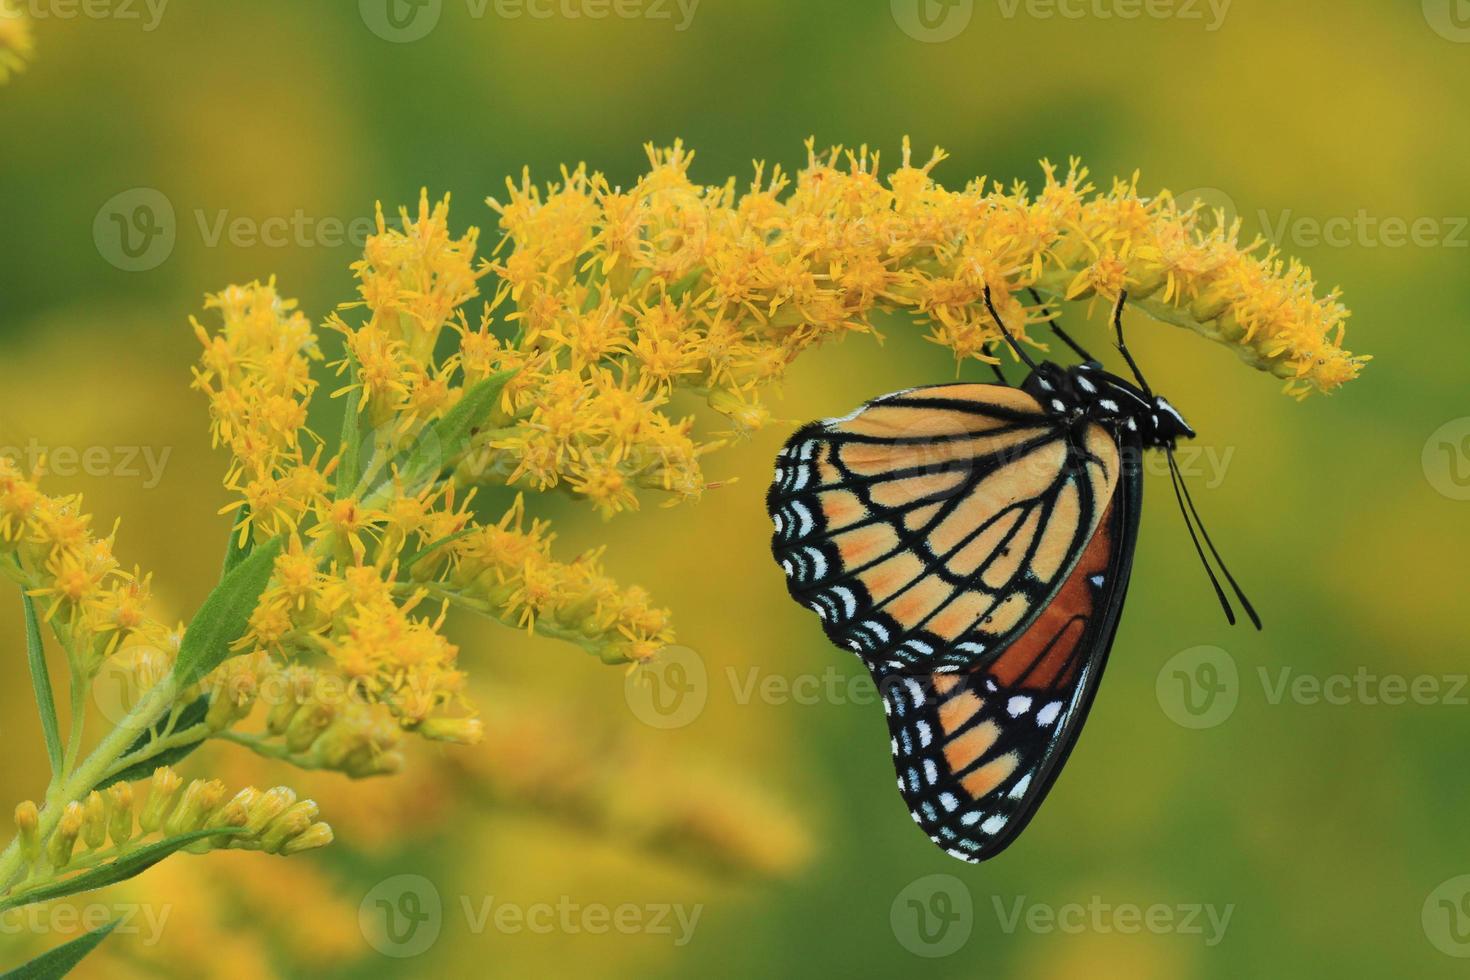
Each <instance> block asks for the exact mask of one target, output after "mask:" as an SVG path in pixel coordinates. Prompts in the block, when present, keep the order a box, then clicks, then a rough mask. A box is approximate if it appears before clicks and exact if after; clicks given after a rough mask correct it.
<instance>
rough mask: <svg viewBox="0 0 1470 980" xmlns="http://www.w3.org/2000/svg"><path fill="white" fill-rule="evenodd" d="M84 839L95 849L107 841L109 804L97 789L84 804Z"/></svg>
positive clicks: (88, 796)
mask: <svg viewBox="0 0 1470 980" xmlns="http://www.w3.org/2000/svg"><path fill="white" fill-rule="evenodd" d="M82 840H84V841H86V844H87V847H89V848H91V849H92V850H94V851H95V850H97V848H99V847H101V846H102V845H103V844H106V843H107V804H106V803H105V802H104V801H103V799H102V794H101V793H99V792H97V791H96V790H93V791H92V792H90V793H88V794H87V799H86V801H85V802H84V803H83V804H82Z"/></svg>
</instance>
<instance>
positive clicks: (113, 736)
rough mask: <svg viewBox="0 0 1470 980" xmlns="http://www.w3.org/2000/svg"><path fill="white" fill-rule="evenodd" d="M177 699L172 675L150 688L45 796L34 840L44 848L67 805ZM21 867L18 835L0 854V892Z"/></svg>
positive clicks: (11, 881)
mask: <svg viewBox="0 0 1470 980" xmlns="http://www.w3.org/2000/svg"><path fill="white" fill-rule="evenodd" d="M178 695H179V685H178V681H177V680H175V679H174V676H173V675H172V674H170V675H169V676H167V677H165V678H164V679H163V680H161V681H159V682H158V683H157V684H155V685H153V687H151V688H149V690H148V692H147V693H146V694H144V695H143V697H142V698H141V699H140V700H139V701H138V703H137V704H136V705H134V706H133V709H132V710H131V711H129V712H128V713H127V716H126V717H125V718H123V720H122V721H121V722H120V723H119V724H118V726H117V727H116V728H114V729H113V730H112V731H111V732H109V733H108V735H107V737H106V738H104V739H103V740H102V741H101V742H100V743H98V745H97V747H96V748H95V749H93V750H92V754H91V755H89V756H88V757H87V758H86V760H85V761H84V762H82V764H81V765H80V766H77V767H76V769H75V771H74V772H72V773H71V774H70V775H69V776H68V777H67V778H66V779H65V780H61V781H58V783H57V784H56V785H54V786H53V788H52V789H51V791H49V792H48V793H47V794H46V804H45V806H44V807H43V808H42V809H41V823H40V827H39V828H38V829H37V839H38V840H39V841H40V842H41V845H42V846H43V847H44V846H45V842H46V841H47V840H48V839H49V838H50V836H51V833H52V831H54V830H55V829H56V824H57V823H58V822H59V821H60V820H61V813H62V810H63V809H65V807H66V804H68V803H71V802H74V801H76V800H80V799H81V798H82V797H83V796H85V795H86V794H87V793H88V792H90V791H91V789H92V787H94V786H96V785H97V784H98V783H99V782H101V781H102V779H103V777H104V776H105V775H106V773H107V770H108V769H109V768H110V767H111V766H112V764H113V763H114V762H116V761H117V759H118V758H119V757H120V756H121V755H122V754H123V753H124V752H126V751H127V750H128V746H130V745H132V744H133V743H134V742H135V741H137V739H138V736H139V735H142V734H143V732H145V731H147V730H148V729H149V728H150V727H151V726H152V725H153V723H154V722H156V721H157V720H158V719H159V717H160V716H161V715H162V714H163V713H164V712H165V711H167V710H168V709H169V707H170V705H172V704H173V703H174V700H175V699H176V698H177V697H178ZM24 863H25V856H24V855H23V854H22V852H21V846H20V837H19V835H17V836H16V837H14V838H12V839H11V841H10V844H9V846H7V847H6V848H5V851H4V853H0V890H3V889H8V888H10V887H11V886H12V885H13V884H14V883H15V879H16V877H17V876H18V875H19V874H20V873H21V871H22V870H23V865H24Z"/></svg>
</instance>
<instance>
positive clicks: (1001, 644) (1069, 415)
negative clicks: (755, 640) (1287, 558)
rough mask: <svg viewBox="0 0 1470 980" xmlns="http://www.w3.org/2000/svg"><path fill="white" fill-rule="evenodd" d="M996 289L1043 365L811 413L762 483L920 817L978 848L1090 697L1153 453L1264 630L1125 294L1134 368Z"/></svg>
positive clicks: (1033, 806) (1024, 803) (1059, 759)
mask: <svg viewBox="0 0 1470 980" xmlns="http://www.w3.org/2000/svg"><path fill="white" fill-rule="evenodd" d="M1032 297H1033V298H1034V299H1035V300H1036V301H1037V302H1038V303H1040V302H1041V300H1040V297H1039V296H1037V295H1036V294H1035V293H1034V292H1033V293H1032ZM984 298H985V304H986V308H987V310H988V312H989V314H990V316H991V317H993V318H994V320H995V322H996V324H997V325H998V326H999V328H1000V331H1001V334H1002V336H1003V337H1004V338H1005V340H1006V342H1007V343H1008V344H1009V345H1010V348H1011V350H1012V351H1013V352H1014V353H1015V355H1016V357H1017V358H1018V359H1019V360H1020V361H1022V362H1023V363H1024V364H1025V365H1026V366H1027V367H1028V368H1029V369H1030V373H1029V374H1028V375H1027V377H1026V379H1025V381H1024V382H1023V383H1022V384H1021V386H1020V387H1019V388H1018V387H1014V386H1011V385H1009V384H1008V383H1006V380H1005V376H1004V374H1003V373H1002V372H1001V371H1000V370H999V368H996V369H995V372H996V375H997V378H998V382H999V383H997V384H979V383H954V384H944V385H934V386H929V387H921V388H911V389H908V390H905V391H899V392H895V393H893V394H890V395H884V396H882V397H881V398H877V399H875V400H873V401H871V402H868V403H867V404H865V405H863V406H862V407H861V408H859V409H857V410H856V411H855V412H853V413H852V414H850V415H847V416H844V417H842V418H836V419H827V420H824V421H820V422H814V423H811V424H810V425H807V426H805V427H803V428H802V429H800V430H799V431H798V432H797V433H796V434H795V435H793V436H792V437H791V439H790V440H789V441H788V442H787V443H786V445H785V447H784V448H783V449H782V450H781V451H780V452H779V453H778V454H777V457H776V473H775V479H774V482H773V483H772V485H771V489H770V492H769V494H768V496H767V508H768V510H769V512H770V515H771V520H772V522H773V524H774V526H775V535H774V537H773V539H772V552H773V554H774V556H775V558H776V561H777V562H778V563H779V564H780V566H781V568H782V570H783V571H784V572H785V573H786V579H787V586H788V589H789V591H790V592H791V595H792V597H793V598H795V599H796V600H797V601H798V602H800V603H802V604H803V605H805V606H807V607H809V608H810V609H812V610H813V611H814V612H816V613H817V615H818V616H819V617H821V619H822V626H823V630H824V631H825V632H826V634H827V637H828V638H829V639H830V640H831V641H832V642H833V643H834V644H836V645H837V646H838V647H841V648H843V649H847V650H851V651H852V652H854V653H856V654H857V655H858V657H860V658H861V659H862V661H863V663H864V664H865V665H866V666H867V668H868V669H869V671H871V672H872V674H873V678H874V680H875V681H876V682H877V684H878V687H879V690H880V691H881V693H882V697H883V704H884V709H885V711H886V713H887V715H888V725H889V730H890V734H891V736H892V739H891V745H892V750H893V760H894V766H895V768H896V770H897V773H898V788H899V792H900V793H901V794H902V795H903V798H904V801H905V802H906V803H907V804H908V807H909V812H910V815H911V816H912V817H913V819H914V822H915V823H917V824H918V825H919V827H920V829H922V830H923V831H924V832H925V833H927V834H928V835H929V837H930V839H931V840H932V841H933V842H934V843H935V844H937V845H938V846H939V847H941V848H943V849H944V850H945V851H946V852H947V853H949V854H950V855H952V856H954V857H957V858H960V859H961V860H964V861H969V862H972V863H973V862H978V861H982V860H984V859H986V858H989V857H993V856H994V855H996V854H998V853H999V852H1000V851H1002V850H1004V849H1005V848H1006V847H1007V846H1008V845H1009V844H1010V843H1011V842H1012V841H1014V840H1015V838H1016V837H1017V835H1018V834H1020V832H1021V830H1022V829H1024V827H1025V826H1026V824H1027V822H1028V821H1030V819H1031V817H1032V816H1033V815H1034V814H1035V812H1036V810H1037V808H1038V807H1039V806H1040V804H1041V802H1042V800H1043V799H1044V798H1045V796H1046V794H1047V792H1048V790H1049V789H1050V788H1051V785H1052V783H1053V781H1054V780H1055V779H1056V777H1057V774H1058V773H1059V772H1060V770H1061V768H1062V765H1063V763H1065V761H1066V759H1067V756H1068V754H1069V753H1070V752H1071V750H1072V747H1073V745H1074V744H1075V743H1076V740H1077V736H1078V734H1079V732H1080V731H1081V728H1082V724H1083V721H1084V720H1085V718H1086V716H1087V712H1088V709H1089V708H1090V707H1091V705H1092V701H1093V697H1094V695H1095V694H1096V691H1097V685H1098V681H1099V679H1100V677H1101V675H1102V671H1103V667H1104V665H1105V663H1106V661H1107V658H1108V652H1109V650H1110V648H1111V647H1112V643H1113V637H1114V634H1115V633H1116V631H1117V626H1118V617H1119V613H1120V611H1121V610H1122V607H1123V599H1124V596H1125V595H1126V593H1127V591H1128V579H1129V574H1130V572H1131V570H1132V565H1133V549H1134V542H1135V541H1136V540H1137V536H1138V524H1139V514H1140V509H1141V507H1142V503H1143V479H1142V455H1143V452H1144V451H1145V450H1150V449H1158V450H1162V451H1163V452H1164V454H1165V456H1166V457H1167V459H1168V464H1169V472H1170V479H1171V481H1172V483H1173V487H1174V494H1175V497H1176V499H1177V501H1178V503H1179V507H1180V511H1181V513H1182V514H1183V515H1184V520H1185V525H1186V527H1187V528H1188V529H1189V534H1190V538H1191V540H1192V541H1193V542H1194V546H1195V550H1196V552H1198V554H1199V558H1200V561H1201V562H1202V563H1203V564H1204V566H1205V569H1206V571H1207V572H1208V573H1209V576H1210V581H1211V583H1212V584H1213V585H1214V588H1215V593H1216V596H1217V597H1218V598H1219V600H1220V603H1221V605H1222V607H1223V608H1224V610H1225V614H1226V617H1227V618H1228V619H1229V621H1230V622H1231V623H1232V624H1233V623H1234V622H1235V613H1234V610H1233V609H1232V607H1231V604H1230V602H1229V600H1228V599H1227V598H1226V596H1225V591H1224V589H1222V588H1221V586H1220V582H1219V580H1218V579H1217V578H1216V576H1215V573H1214V571H1213V570H1212V569H1211V567H1210V563H1209V561H1208V560H1207V559H1206V558H1205V548H1208V549H1209V552H1210V555H1211V556H1213V558H1214V560H1215V562H1216V564H1218V565H1219V566H1220V570H1221V572H1222V573H1223V574H1224V577H1225V579H1226V581H1227V582H1229V584H1230V586H1231V589H1232V590H1233V591H1234V593H1235V596H1236V597H1237V598H1238V599H1239V601H1240V603H1241V605H1242V607H1243V608H1244V610H1245V612H1246V614H1247V615H1248V616H1249V617H1250V620H1251V622H1252V623H1253V624H1254V625H1255V626H1256V628H1257V629H1260V627H1261V622H1260V618H1259V617H1258V616H1257V615H1256V612H1255V610H1254V609H1253V608H1252V606H1251V604H1250V602H1249V600H1247V599H1246V597H1245V595H1244V593H1243V592H1242V591H1241V590H1240V587H1239V586H1238V585H1236V582H1235V579H1234V578H1233V577H1232V576H1231V575H1230V572H1229V571H1228V569H1226V568H1225V565H1224V562H1223V561H1222V560H1221V558H1220V555H1219V552H1218V551H1217V550H1216V549H1215V546H1214V543H1213V542H1212V541H1211V540H1210V538H1209V535H1208V534H1207V533H1206V532H1205V530H1204V526H1203V524H1202V523H1201V521H1200V518H1199V514H1198V512H1197V510H1196V509H1195V506H1194V502H1193V500H1192V499H1191V498H1190V496H1189V491H1188V489H1187V488H1186V487H1185V485H1184V479H1183V476H1182V474H1181V473H1180V471H1179V467H1178V464H1177V463H1176V461H1175V459H1174V446H1175V443H1176V441H1177V440H1179V439H1181V438H1192V437H1193V436H1194V435H1195V433H1194V430H1193V429H1191V428H1190V427H1189V424H1188V423H1187V422H1185V420H1184V418H1183V416H1181V415H1180V414H1179V412H1178V411H1177V410H1176V409H1175V408H1174V407H1173V406H1172V405H1170V404H1169V402H1168V401H1167V400H1165V399H1164V398H1162V397H1160V396H1157V395H1155V394H1154V393H1153V390H1152V389H1151V388H1150V387H1149V385H1148V383H1147V381H1145V380H1144V378H1143V375H1142V374H1141V373H1140V372H1139V370H1138V366H1137V364H1136V363H1135V362H1134V360H1133V357H1132V355H1131V354H1130V353H1129V351H1128V348H1127V345H1126V344H1125V343H1124V340H1123V325H1122V315H1123V308H1124V304H1125V303H1126V300H1127V294H1126V293H1122V294H1120V295H1119V297H1118V300H1117V303H1116V304H1115V305H1114V307H1113V316H1112V323H1113V329H1114V331H1115V333H1116V340H1117V348H1118V350H1119V352H1120V353H1121V354H1122V356H1123V358H1124V360H1125V361H1126V363H1127V364H1128V367H1129V369H1130V371H1131V372H1132V374H1133V377H1134V379H1135V382H1136V383H1135V382H1130V381H1128V380H1125V379H1124V378H1121V377H1119V376H1117V375H1114V374H1110V373H1109V372H1107V371H1105V370H1103V368H1102V366H1101V365H1100V364H1099V363H1098V362H1097V361H1096V360H1094V359H1093V358H1092V357H1091V356H1090V355H1089V354H1088V353H1087V352H1086V351H1085V350H1084V349H1083V348H1082V347H1081V346H1080V345H1079V344H1077V343H1076V342H1075V341H1074V340H1073V339H1072V338H1071V337H1069V336H1068V335H1067V334H1066V333H1065V332H1064V331H1063V330H1062V329H1061V328H1060V326H1059V325H1058V324H1057V323H1056V320H1055V318H1054V317H1052V316H1051V314H1050V312H1046V313H1045V315H1046V316H1047V318H1048V320H1049V322H1050V326H1051V327H1052V329H1053V330H1054V331H1055V333H1056V335H1057V336H1058V338H1059V339H1061V340H1063V341H1064V342H1065V343H1066V344H1067V345H1068V346H1069V347H1070V348H1071V349H1072V350H1073V351H1074V352H1076V353H1077V354H1078V355H1079V356H1080V357H1081V358H1082V363H1080V364H1076V365H1074V366H1071V367H1066V368H1064V367H1061V366H1059V365H1057V364H1055V363H1052V362H1046V361H1043V362H1039V363H1038V362H1036V361H1034V360H1033V359H1032V358H1031V357H1030V356H1029V355H1028V354H1027V353H1026V352H1025V351H1024V350H1023V349H1022V348H1021V347H1020V345H1019V344H1017V343H1016V340H1015V338H1014V337H1013V336H1012V335H1011V333H1010V331H1008V330H1007V329H1006V326H1005V324H1004V322H1003V321H1002V320H1001V318H1000V315H999V314H998V313H997V311H996V309H995V306H994V304H993V302H992V300H991V295H990V292H989V289H988V288H987V290H986V291H985V296H984ZM1043 309H1044V307H1043ZM1196 528H1197V529H1198V532H1196ZM1201 539H1203V541H1204V546H1201V543H1200V542H1201Z"/></svg>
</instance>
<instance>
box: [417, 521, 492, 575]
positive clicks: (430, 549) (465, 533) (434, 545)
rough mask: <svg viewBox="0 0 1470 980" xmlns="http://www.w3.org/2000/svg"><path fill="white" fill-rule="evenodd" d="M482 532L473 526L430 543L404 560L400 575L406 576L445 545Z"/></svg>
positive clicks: (476, 526)
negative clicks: (421, 560)
mask: <svg viewBox="0 0 1470 980" xmlns="http://www.w3.org/2000/svg"><path fill="white" fill-rule="evenodd" d="M480 530H482V529H481V528H480V527H479V526H478V525H472V526H470V527H467V528H463V529H461V530H459V531H455V532H454V533H453V534H450V535H446V536H445V537H442V538H440V539H439V540H438V541H430V542H429V543H428V544H426V545H424V546H423V547H422V548H420V549H419V550H418V551H415V552H414V553H413V554H412V555H409V556H408V557H407V558H405V559H403V561H402V563H401V564H400V565H399V572H400V574H406V573H407V572H408V570H409V569H410V568H413V566H415V565H417V564H418V563H419V561H420V559H422V558H424V557H426V556H428V555H430V554H432V553H434V552H436V551H438V550H439V549H440V548H442V547H444V546H445V545H447V544H453V543H454V542H455V541H458V540H459V539H460V538H465V537H469V536H470V535H471V534H477V533H479V532H480Z"/></svg>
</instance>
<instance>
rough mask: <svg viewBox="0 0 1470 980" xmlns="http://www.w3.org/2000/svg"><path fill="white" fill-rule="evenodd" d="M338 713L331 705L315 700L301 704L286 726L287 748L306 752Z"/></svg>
mask: <svg viewBox="0 0 1470 980" xmlns="http://www.w3.org/2000/svg"><path fill="white" fill-rule="evenodd" d="M335 715H336V711H335V709H333V708H332V706H331V705H328V704H322V703H320V702H316V701H313V702H311V703H310V704H305V705H302V706H301V709H300V710H299V711H297V712H296V714H295V716H294V717H292V719H291V723H290V724H289V725H287V726H286V733H285V734H286V748H288V749H290V750H291V751H292V752H304V751H306V750H307V749H308V748H310V747H311V743H313V742H315V741H316V740H317V736H319V735H320V734H321V733H322V731H323V730H324V729H325V728H326V727H327V726H328V725H330V724H331V723H332V718H333V717H334V716H335Z"/></svg>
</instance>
